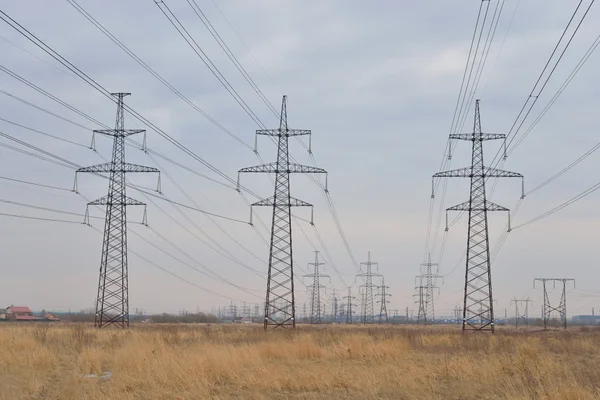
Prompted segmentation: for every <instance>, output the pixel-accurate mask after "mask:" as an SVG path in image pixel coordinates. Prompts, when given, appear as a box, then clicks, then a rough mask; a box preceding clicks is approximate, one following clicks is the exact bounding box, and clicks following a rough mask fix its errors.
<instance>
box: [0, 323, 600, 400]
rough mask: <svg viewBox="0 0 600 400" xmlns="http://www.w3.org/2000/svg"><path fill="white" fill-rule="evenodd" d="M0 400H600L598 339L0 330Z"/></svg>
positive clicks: (374, 330)
mask: <svg viewBox="0 0 600 400" xmlns="http://www.w3.org/2000/svg"><path fill="white" fill-rule="evenodd" d="M0 398H1V399H10V400H15V399H61V400H71V399H78V400H80V399H92V400H93V399H148V400H152V399H157V400H158V399H160V400H166V399H407V400H408V399H410V400H414V399H445V400H450V399H457V400H458V399H461V400H469V399H511V400H520V399H523V400H524V399H536V400H537V399H549V400H550V399H556V400H584V399H585V400H587V399H589V400H592V399H600V332H598V331H595V330H593V329H589V328H587V329H585V330H584V331H582V330H581V329H579V328H577V329H575V330H572V331H567V332H563V331H549V332H543V331H539V330H536V331H532V330H530V331H514V330H509V329H508V328H505V329H504V330H500V331H499V332H498V333H497V334H496V335H494V336H492V335H489V334H482V335H473V334H469V335H461V333H460V332H459V331H458V330H457V329H453V328H437V327H436V328H425V327H385V326H375V327H362V326H349V327H347V326H323V327H319V328H313V327H308V326H301V327H300V329H298V330H297V331H296V332H290V331H280V332H267V333H265V332H264V331H262V329H261V327H259V326H256V325H251V326H241V325H233V324H229V325H226V324H212V325H202V324H197V325H195V324H193V325H190V324H187V325H164V324H163V325H158V324H137V325H135V326H133V327H132V328H130V329H129V330H125V331H123V330H117V329H105V330H101V331H99V330H95V329H94V328H92V327H91V326H90V325H88V324H83V323H79V324H63V323H60V324H42V323H40V324H37V325H36V324H21V325H19V324H10V323H3V324H0Z"/></svg>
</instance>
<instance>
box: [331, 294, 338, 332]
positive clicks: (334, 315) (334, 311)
mask: <svg viewBox="0 0 600 400" xmlns="http://www.w3.org/2000/svg"><path fill="white" fill-rule="evenodd" d="M331 308H332V310H331V311H332V312H331V315H332V321H331V322H332V323H334V324H335V320H336V319H337V297H335V288H334V289H333V300H332V301H331Z"/></svg>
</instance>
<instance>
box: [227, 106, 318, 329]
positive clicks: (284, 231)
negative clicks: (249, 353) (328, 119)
mask: <svg viewBox="0 0 600 400" xmlns="http://www.w3.org/2000/svg"><path fill="white" fill-rule="evenodd" d="M310 134H311V131H310V130H304V129H290V128H289V127H288V122H287V96H285V95H284V96H283V99H282V101H281V115H280V120H279V129H260V130H257V131H256V135H263V136H274V137H277V161H276V162H273V163H269V164H262V165H257V166H254V167H248V168H242V169H241V170H239V172H238V191H239V190H240V189H239V174H240V173H243V172H252V173H272V174H275V193H274V194H273V197H269V198H267V199H263V200H260V201H258V202H256V203H254V204H252V206H258V207H260V206H262V207H272V208H273V220H272V225H271V241H270V245H269V267H268V268H269V270H268V277H267V292H266V297H265V299H266V301H265V317H264V328H265V330H266V329H267V328H268V327H269V326H272V327H274V328H281V327H292V328H295V327H296V315H295V310H296V304H295V297H294V258H293V256H292V209H291V208H292V207H312V204H309V203H307V202H305V201H302V200H299V199H296V198H294V197H292V196H291V195H290V174H292V173H303V174H326V173H327V171H325V170H324V169H322V168H316V167H310V166H306V165H300V164H295V163H291V162H290V154H289V149H288V142H289V138H290V137H294V136H296V137H297V136H303V135H310ZM257 137H258V136H257ZM309 151H310V147H309ZM325 182H327V181H325ZM325 191H327V183H326V184H325ZM250 215H251V216H252V211H251V212H250Z"/></svg>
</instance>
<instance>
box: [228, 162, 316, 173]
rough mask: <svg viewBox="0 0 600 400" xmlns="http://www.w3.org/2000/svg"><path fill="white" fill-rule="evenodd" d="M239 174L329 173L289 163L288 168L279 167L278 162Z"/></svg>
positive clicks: (249, 168)
mask: <svg viewBox="0 0 600 400" xmlns="http://www.w3.org/2000/svg"><path fill="white" fill-rule="evenodd" d="M280 168H283V169H280ZM239 172H240V173H242V172H254V173H260V172H262V173H265V172H266V173H271V174H276V173H279V172H282V173H289V174H293V173H300V174H326V173H327V171H326V170H324V169H323V168H317V167H311V166H308V165H302V164H295V163H289V164H288V165H287V168H286V166H285V165H283V166H278V165H277V163H276V162H272V163H268V164H262V165H255V166H253V167H247V168H242V169H240V170H239Z"/></svg>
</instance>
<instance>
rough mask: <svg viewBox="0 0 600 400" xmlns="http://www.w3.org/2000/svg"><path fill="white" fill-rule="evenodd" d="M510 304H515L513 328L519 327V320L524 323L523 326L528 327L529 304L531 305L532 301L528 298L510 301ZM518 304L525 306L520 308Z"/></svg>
mask: <svg viewBox="0 0 600 400" xmlns="http://www.w3.org/2000/svg"><path fill="white" fill-rule="evenodd" d="M510 302H511V304H512V303H515V328H518V327H519V320H523V321H525V326H529V303H533V300H530V299H529V298H527V299H525V300H517V299H512V300H511V301H510ZM519 304H521V305H523V304H525V307H523V308H520V307H519Z"/></svg>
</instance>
